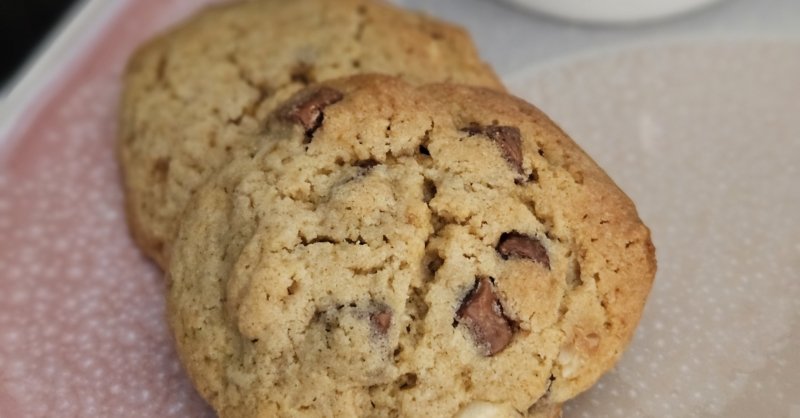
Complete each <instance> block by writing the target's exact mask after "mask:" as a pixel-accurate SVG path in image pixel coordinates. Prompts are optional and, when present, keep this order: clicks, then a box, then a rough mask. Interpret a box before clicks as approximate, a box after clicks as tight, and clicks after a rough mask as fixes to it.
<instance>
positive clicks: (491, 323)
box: [456, 277, 514, 356]
mask: <svg viewBox="0 0 800 418" xmlns="http://www.w3.org/2000/svg"><path fill="white" fill-rule="evenodd" d="M456 318H457V320H458V321H461V322H464V324H465V325H466V326H467V328H469V330H470V331H471V332H472V336H473V337H474V338H475V341H476V342H477V344H478V346H480V347H481V348H482V349H483V355H485V356H493V355H495V354H497V353H499V352H500V351H502V350H503V349H504V348H506V346H508V344H509V343H510V342H511V337H513V334H514V331H513V330H512V328H511V321H510V320H509V319H508V318H506V317H505V315H503V311H502V307H501V306H500V303H499V301H498V299H497V295H495V293H494V288H493V286H492V281H491V280H490V279H489V278H487V277H483V278H480V279H478V281H477V284H476V287H475V289H473V290H472V292H470V293H469V294H468V295H467V297H466V298H465V299H464V302H462V303H461V307H460V308H458V311H457V312H456Z"/></svg>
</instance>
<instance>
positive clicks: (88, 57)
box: [0, 0, 800, 418]
mask: <svg viewBox="0 0 800 418" xmlns="http://www.w3.org/2000/svg"><path fill="white" fill-rule="evenodd" d="M204 2H205V1H197V0H195V1H189V0H137V1H130V2H129V5H128V6H127V7H126V8H125V9H123V11H122V12H121V13H120V14H119V15H118V16H117V17H116V18H114V20H113V21H112V22H109V24H108V25H107V29H106V30H105V31H104V33H103V36H101V37H99V38H98V39H97V40H96V42H95V43H94V44H93V45H91V47H90V49H89V50H88V52H87V53H86V54H85V55H84V56H83V58H82V59H81V61H80V62H79V63H78V65H77V66H75V67H74V68H72V69H71V70H70V71H66V72H65V73H64V74H62V76H61V78H60V79H59V80H57V82H56V83H55V85H54V86H53V87H52V88H50V89H49V91H48V92H47V93H46V94H44V95H42V96H41V97H40V98H39V100H38V102H37V103H34V105H33V106H31V109H30V113H28V115H29V116H30V117H31V119H30V120H31V123H30V124H27V127H25V128H19V129H16V130H15V131H14V133H13V134H12V136H11V137H10V138H5V139H3V140H4V143H5V146H4V147H3V152H2V154H0V417H2V418H6V417H11V418H16V417H52V416H58V417H112V416H113V417H133V416H136V417H140V416H141V417H145V416H147V417H167V416H175V417H203V416H209V417H210V416H213V413H212V412H211V411H210V410H209V409H208V407H206V406H205V405H204V403H203V402H202V400H201V399H200V398H199V397H198V396H197V395H196V394H195V392H194V391H193V389H192V388H191V386H190V385H189V383H188V381H187V379H186V377H185V375H184V373H183V371H182V369H181V367H180V365H179V363H178V361H177V358H176V356H175V353H174V349H173V346H172V342H171V338H170V336H169V332H168V329H167V326H166V323H165V321H164V303H163V292H164V286H163V281H162V279H161V274H160V272H159V271H158V270H157V269H156V268H155V267H154V266H153V265H152V264H150V263H149V262H147V261H146V260H145V259H144V258H143V257H142V255H141V254H140V253H139V252H138V250H137V249H136V248H135V246H134V245H133V243H132V242H131V240H130V238H129V236H128V233H127V229H126V227H125V223H124V213H123V210H122V193H121V190H120V183H119V173H118V167H117V164H116V161H115V159H114V152H113V144H114V134H115V129H116V127H115V119H116V116H115V115H116V112H117V101H118V95H119V90H120V82H119V80H120V75H121V73H122V69H123V67H124V63H125V61H126V60H127V57H128V56H129V55H130V53H131V51H132V50H133V48H134V46H135V45H137V44H138V43H139V42H140V41H141V40H142V39H144V38H146V37H147V36H148V35H150V34H151V33H153V32H155V31H157V30H159V29H160V28H163V27H164V26H165V25H167V24H169V23H170V22H173V21H175V20H177V19H179V18H180V17H182V16H185V15H186V14H187V13H188V12H189V11H191V10H194V9H195V8H197V7H198V6H199V5H200V4H201V3H204ZM798 74H800V44H798V43H790V42H783V43H781V42H764V43H753V42H749V43H721V44H720V43H707V44H704V45H694V46H692V45H688V44H681V45H673V46H659V47H652V48H642V49H638V50H634V51H620V52H616V53H606V54H602V55H597V56H593V57H583V58H581V59H575V60H572V61H567V62H561V63H559V64H557V65H554V66H551V67H545V68H544V69H541V70H537V71H531V72H527V73H526V72H523V73H521V74H520V75H519V76H518V77H516V78H515V79H514V80H510V81H511V83H510V86H511V88H512V89H513V91H515V92H516V93H517V94H520V95H522V96H524V97H526V98H529V99H531V100H534V101H535V102H536V103H537V104H539V105H540V106H541V107H542V108H544V110H546V111H547V112H549V113H551V114H552V115H553V116H554V118H555V119H556V120H558V121H559V122H561V123H562V124H563V125H564V127H565V129H566V130H567V131H568V132H570V133H571V134H572V135H573V136H574V137H575V138H576V139H577V140H578V142H580V143H582V144H583V145H584V146H585V147H586V148H587V149H588V150H589V151H590V152H591V153H592V154H593V155H594V156H595V157H596V158H597V159H598V160H599V162H600V163H601V164H602V165H604V166H605V167H606V168H607V169H608V171H609V172H610V173H611V175H612V176H613V177H614V178H615V179H616V180H618V182H619V183H620V184H621V185H622V186H623V187H624V188H625V189H626V190H627V191H628V192H629V193H630V194H631V196H632V197H633V198H634V200H636V201H637V203H638V205H639V207H640V209H641V212H642V216H643V217H644V219H645V220H646V221H647V222H648V223H649V224H650V225H651V226H652V228H653V232H654V239H655V241H656V246H657V247H658V253H659V264H660V270H659V273H658V277H657V281H656V286H655V288H654V291H653V294H652V298H651V302H650V304H649V306H648V308H647V311H646V313H645V316H644V319H643V321H642V325H641V329H640V332H639V333H638V334H637V336H636V338H635V340H634V342H633V344H632V346H631V348H630V350H629V351H628V352H627V353H626V355H625V357H624V358H623V360H622V362H621V364H620V366H619V367H618V368H617V369H615V370H614V371H613V372H612V373H611V374H609V375H608V376H606V377H605V378H604V379H603V380H602V381H601V383H600V384H599V385H598V386H597V387H596V388H595V389H593V390H591V391H590V392H588V393H587V394H585V395H583V396H581V397H580V398H579V399H577V400H576V401H574V402H572V403H571V404H570V405H569V406H568V407H567V409H566V416H567V417H568V418H574V417H605V416H609V417H616V416H619V417H623V416H624V417H629V416H642V417H651V416H652V417H693V416H727V417H737V416H738V417H750V416H763V417H773V416H775V417H785V416H790V417H793V418H794V417H800V395H798V394H800V368H799V367H800V366H799V365H800V355H798V350H797V347H800V327H798V312H800V217H798V213H800V192H798V190H799V189H798V187H797V186H796V184H797V179H798V174H800V171H798V170H800V118H799V117H798V114H800V76H799V75H798Z"/></svg>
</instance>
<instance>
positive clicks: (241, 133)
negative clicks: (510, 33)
mask: <svg viewBox="0 0 800 418" xmlns="http://www.w3.org/2000/svg"><path fill="white" fill-rule="evenodd" d="M366 72H377V73H385V74H390V75H400V76H403V77H405V78H406V79H407V80H409V81H411V82H415V83H420V82H433V81H453V82H459V83H467V84H474V85H480V86H487V87H491V88H496V89H502V86H501V85H500V83H499V81H498V80H497V77H496V76H495V74H494V73H493V72H492V70H491V69H490V68H489V67H487V66H486V65H485V64H484V63H483V62H482V61H481V60H480V58H479V57H478V54H477V52H476V50H475V47H474V46H473V44H472V41H471V40H470V38H469V35H468V34H467V33H466V32H465V31H463V30H462V29H460V28H458V27H455V26H452V25H449V24H447V23H444V22H441V21H438V20H436V19H433V18H429V17H425V16H422V15H419V14H417V13H412V12H409V11H403V10H400V9H398V8H396V7H394V6H391V5H389V4H387V3H384V2H381V1H375V0H337V1H327V0H293V1H284V0H255V1H240V2H235V3H230V4H226V5H221V6H214V7H212V8H209V9H207V10H205V11H203V12H201V13H200V14H198V15H196V16H194V17H193V18H191V19H190V20H189V21H187V22H186V23H184V24H183V25H181V26H180V27H178V28H176V29H174V30H173V31H171V32H169V33H167V34H165V35H163V36H161V37H159V38H158V39H155V40H154V41H152V42H150V43H149V44H147V45H146V46H144V47H143V48H142V49H141V50H140V51H138V53H137V54H136V55H135V56H134V58H133V59H132V60H131V62H130V65H129V67H128V70H127V73H126V76H125V92H124V99H123V102H122V117H121V126H120V139H119V155H120V159H121V162H122V168H123V172H124V175H125V176H124V177H125V188H126V196H127V206H128V219H129V223H130V225H131V229H132V231H133V234H134V236H135V238H136V240H137V242H138V243H139V244H140V245H141V246H142V248H144V250H145V251H146V252H147V253H148V254H149V255H150V256H152V257H153V258H154V259H155V260H156V261H158V262H159V264H161V265H162V266H163V265H165V263H166V259H167V254H168V252H169V247H170V245H171V241H172V240H173V238H174V234H175V229H176V219H177V217H178V216H179V215H180V214H181V212H182V211H183V208H184V206H185V205H186V201H187V200H188V199H189V198H190V196H191V195H192V194H193V193H194V191H195V189H196V188H197V186H198V185H200V184H201V183H202V182H203V181H205V179H206V178H207V177H208V176H209V174H210V173H212V172H213V171H215V170H216V169H217V168H218V167H220V166H221V165H223V164H224V163H225V162H227V161H228V160H230V159H231V158H233V156H235V155H236V154H238V153H247V152H249V150H248V144H250V135H252V134H255V133H258V132H259V131H260V130H261V129H262V127H263V118H264V116H266V115H267V114H269V112H270V111H271V110H272V109H273V108H274V107H275V106H276V104H277V103H280V102H282V101H283V100H285V99H286V98H287V97H288V96H289V95H291V94H292V93H294V92H295V91H297V90H299V89H301V88H302V87H304V86H305V85H307V84H309V83H313V82H315V81H320V80H326V79H330V78H335V77H341V76H344V75H350V74H357V73H366Z"/></svg>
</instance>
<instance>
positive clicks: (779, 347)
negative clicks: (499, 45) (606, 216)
mask: <svg viewBox="0 0 800 418" xmlns="http://www.w3.org/2000/svg"><path fill="white" fill-rule="evenodd" d="M509 88H510V89H511V91H514V92H516V93H517V94H519V95H522V96H523V97H524V98H526V99H528V100H530V101H532V102H534V103H536V104H538V105H539V106H540V107H541V108H542V109H543V110H545V112H546V113H548V114H550V115H551V117H552V118H553V119H555V120H556V121H558V122H560V124H561V125H562V126H563V127H564V129H565V130H566V131H567V132H568V133H570V134H571V135H572V136H573V138H575V140H576V141H578V142H579V143H580V144H581V145H582V146H583V147H585V148H586V149H587V151H589V154H590V155H592V156H593V157H594V158H595V159H596V160H597V161H598V162H599V163H600V164H601V166H603V167H605V168H606V169H607V171H608V172H609V174H611V176H612V177H613V178H614V179H615V180H616V181H617V182H618V183H619V184H620V186H621V187H622V188H623V189H624V190H625V191H626V192H628V193H629V194H630V196H631V197H632V198H633V200H634V201H635V202H636V203H637V205H638V208H639V210H640V214H641V216H642V218H643V219H644V220H645V222H646V223H647V224H648V225H649V226H650V227H651V228H652V231H653V239H654V242H655V245H656V252H657V256H658V264H659V268H658V273H657V275H656V282H655V287H654V289H653V292H652V294H651V296H650V302H649V304H648V306H647V308H646V311H645V315H644V319H643V321H642V323H641V325H640V328H639V331H638V333H637V334H636V337H635V339H634V342H633V344H632V345H631V346H630V348H629V350H628V351H627V352H626V353H625V356H624V358H623V360H622V362H621V363H620V364H619V366H618V367H617V369H616V370H615V371H614V372H612V373H611V374H609V375H607V376H606V377H604V378H603V379H602V381H601V382H600V384H599V385H597V387H595V388H594V389H592V390H591V391H589V392H588V393H586V394H585V395H583V396H581V397H580V398H579V399H577V400H576V401H574V402H572V403H570V404H568V406H567V408H566V413H565V416H566V417H568V418H570V417H632V416H642V417H700V416H703V417H705V416H720V417H742V418H744V417H757V416H759V417H793V418H794V417H800V351H798V348H800V322H799V321H798V320H799V319H800V318H798V315H799V312H800V186H798V177H799V175H800V42H778V41H775V42H766V41H765V42H755V41H753V42H708V43H691V44H689V43H679V44H673V45H662V46H651V47H648V48H639V49H635V50H626V51H619V52H616V53H605V54H600V55H595V56H586V57H582V58H575V59H571V60H569V61H567V62H563V63H561V64H559V65H556V66H552V67H544V68H539V69H536V70H532V71H530V72H525V71H523V72H521V73H519V74H518V75H517V76H515V77H513V79H511V80H509Z"/></svg>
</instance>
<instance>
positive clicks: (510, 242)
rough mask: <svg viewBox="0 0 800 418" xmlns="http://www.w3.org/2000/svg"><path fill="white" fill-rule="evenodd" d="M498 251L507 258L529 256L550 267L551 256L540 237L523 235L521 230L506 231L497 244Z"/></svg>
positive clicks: (532, 259) (530, 258)
mask: <svg viewBox="0 0 800 418" xmlns="http://www.w3.org/2000/svg"><path fill="white" fill-rule="evenodd" d="M497 252H498V253H500V255H501V256H503V258H505V259H508V258H509V257H519V258H527V259H529V260H531V261H534V262H537V263H541V264H543V265H544V266H545V267H547V268H548V269H549V268H550V257H549V256H548V255H547V249H546V248H544V245H542V243H541V242H539V240H538V239H536V238H534V237H531V236H528V235H522V234H520V233H519V232H506V233H504V234H503V235H501V236H500V242H499V243H498V244H497Z"/></svg>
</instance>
